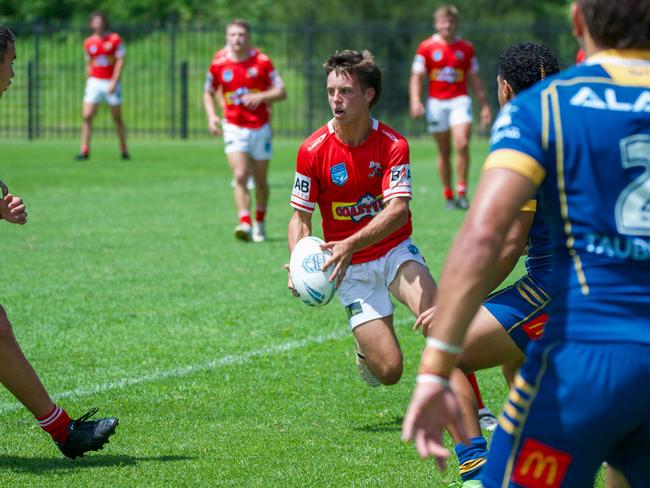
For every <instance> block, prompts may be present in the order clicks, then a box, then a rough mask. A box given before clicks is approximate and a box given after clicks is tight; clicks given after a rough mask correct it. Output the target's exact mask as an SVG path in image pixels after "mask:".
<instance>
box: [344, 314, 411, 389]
mask: <svg viewBox="0 0 650 488" xmlns="http://www.w3.org/2000/svg"><path fill="white" fill-rule="evenodd" d="M353 333H354V338H355V340H356V341H357V365H358V367H359V372H360V373H361V376H362V377H363V379H364V380H365V381H366V382H367V383H368V384H370V385H372V386H376V385H378V384H379V383H381V384H383V385H394V384H395V383H397V382H398V381H399V380H400V378H401V377H402V370H403V367H404V362H403V358H402V350H401V349H400V347H399V342H398V341H397V337H396V336H395V330H394V329H393V316H392V315H389V316H388V317H382V318H379V319H375V320H370V321H368V322H365V323H363V324H361V325H358V326H357V327H355V328H354V330H353ZM367 370H369V375H368V376H366V375H367V374H368V371H367ZM373 377H374V378H373ZM373 379H374V380H378V382H376V383H373V382H372V380H373Z"/></svg>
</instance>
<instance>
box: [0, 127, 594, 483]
mask: <svg viewBox="0 0 650 488" xmlns="http://www.w3.org/2000/svg"><path fill="white" fill-rule="evenodd" d="M299 142H300V141H298V140H278V141H276V144H275V156H274V159H273V162H272V167H271V174H270V183H271V191H272V196H271V205H270V209H269V212H268V215H269V217H268V218H269V221H268V224H267V225H268V227H267V228H268V233H269V237H270V239H269V241H268V242H266V243H263V244H242V243H239V242H236V241H235V240H234V238H233V237H232V228H233V226H234V224H235V223H236V222H235V219H234V216H235V213H234V210H233V204H232V192H231V189H230V186H229V182H230V172H229V170H228V169H227V165H226V163H225V158H224V155H223V152H222V144H221V143H220V142H214V141H208V140H199V141H183V142H180V141H135V142H133V143H132V144H131V148H130V149H131V152H132V156H133V161H130V162H123V161H121V160H119V159H118V150H117V142H116V141H114V140H113V139H110V140H109V139H98V140H97V141H96V142H95V143H94V146H93V153H92V159H91V160H90V161H88V162H81V163H80V162H75V161H72V157H73V155H74V154H75V153H76V151H77V142H76V140H74V141H73V140H64V141H46V142H36V143H31V144H30V143H26V142H19V141H6V140H5V141H2V146H3V164H2V171H1V174H0V178H1V179H2V180H4V181H5V182H6V183H7V184H8V185H9V187H10V189H12V191H13V192H15V193H16V194H18V195H21V196H23V197H24V199H25V201H26V203H27V206H28V212H29V223H28V224H27V225H26V226H24V227H18V226H10V225H9V224H7V223H5V222H2V223H0V227H1V228H2V239H3V243H4V247H3V248H4V253H3V280H2V281H3V285H2V300H1V301H0V303H2V305H3V306H4V307H5V308H6V310H7V313H8V314H9V317H10V320H11V321H12V322H13V324H14V328H15V332H16V335H17V336H18V339H19V341H20V343H21V345H22V346H23V348H24V350H25V352H26V355H27V356H28V358H29V359H30V360H31V361H32V364H33V365H34V367H35V369H36V370H37V371H38V372H39V374H40V375H41V378H42V379H43V381H44V383H45V384H46V386H47V388H48V389H49V391H50V392H51V393H52V394H54V396H55V397H56V398H58V399H60V402H61V404H62V405H63V406H64V407H65V408H66V409H67V410H68V412H69V413H70V414H71V415H72V416H74V417H77V416H79V415H81V414H83V413H85V411H86V410H87V409H88V408H90V407H92V406H98V407H99V408H100V415H101V416H108V415H115V416H117V417H119V418H120V426H119V427H118V430H117V434H116V435H115V436H114V437H113V440H112V441H111V442H110V444H108V445H107V446H106V448H105V449H104V450H103V451H100V452H99V453H91V454H89V455H88V456H87V457H86V458H83V459H80V460H76V461H72V460H69V459H65V458H63V457H62V456H61V455H60V453H59V451H58V450H57V449H56V447H55V446H54V444H53V443H52V442H51V441H50V440H49V438H48V437H47V436H46V435H45V434H44V433H43V432H41V431H40V429H39V428H38V427H37V425H36V423H35V421H34V419H33V418H32V417H31V415H30V414H29V413H28V412H27V411H26V410H24V409H22V408H19V407H18V405H17V404H16V402H15V400H14V399H13V397H12V396H11V395H9V394H8V393H7V392H6V391H5V390H4V389H0V425H1V426H2V429H1V430H2V433H3V439H2V446H1V447H0V486H16V487H22V486H48V487H58V486H61V487H70V486H74V487H80V486H92V487H97V486H351V485H354V486H396V487H397V486H400V487H403V486H409V487H410V486H422V487H424V486H426V487H432V486H433V487H442V486H448V485H451V486H460V484H459V483H458V482H457V475H456V468H457V466H456V464H455V462H453V461H452V462H450V469H448V470H447V471H446V472H445V473H440V472H439V471H437V470H436V469H435V468H434V464H433V463H432V462H424V461H422V460H420V459H419V458H418V457H417V455H416V453H415V450H414V449H413V447H412V446H411V445H405V444H403V443H402V441H401V440H400V429H401V419H402V416H403V414H404V411H405V408H406V405H407V402H408V400H409V398H410V393H411V390H412V386H413V379H414V376H415V368H416V367H417V363H418V361H419V355H420V351H421V348H422V338H421V335H420V334H419V333H417V334H414V333H412V332H411V330H410V328H411V325H412V323H413V319H412V318H411V317H410V315H409V313H408V312H407V311H406V310H405V309H404V308H403V307H400V308H398V310H397V312H396V320H397V327H396V329H397V334H398V337H399V338H400V341H401V343H402V346H403V349H404V354H405V373H404V378H403V380H402V382H400V384H399V385H397V386H394V387H391V388H377V389H371V388H368V387H366V385H365V384H364V383H363V382H362V380H361V379H360V378H359V377H358V375H357V373H356V370H355V367H354V354H353V352H354V351H353V340H352V336H351V334H350V333H349V332H348V330H347V325H346V320H345V317H344V312H343V310H342V309H341V308H340V306H339V304H338V301H335V302H334V303H332V304H330V305H328V306H327V307H326V308H324V309H322V310H312V309H309V308H308V307H306V306H303V305H301V304H300V303H299V302H298V301H296V300H295V299H293V298H292V297H291V296H290V294H289V293H288V292H287V290H286V272H285V271H284V269H283V268H282V265H283V264H284V263H285V262H287V260H288V257H287V250H286V225H287V221H288V219H289V216H290V214H291V208H290V207H289V204H288V200H289V193H290V189H291V184H292V181H293V173H294V161H295V153H296V150H297V147H298V144H299ZM411 147H412V163H413V176H414V200H413V202H412V211H413V220H414V229H415V231H414V241H415V243H416V244H417V245H418V247H419V248H420V250H421V251H422V253H423V254H424V256H425V257H426V258H427V262H428V263H429V265H430V267H431V269H432V271H433V273H434V276H435V277H436V278H437V277H438V276H439V274H440V269H441V267H442V262H443V260H444V256H445V254H446V252H447V249H448V246H449V244H450V242H451V240H452V238H453V236H454V234H455V232H456V230H457V229H458V227H459V225H460V223H461V219H462V216H463V215H464V214H463V213H462V212H460V211H448V210H445V209H444V208H443V202H442V197H441V190H440V186H439V183H438V179H437V177H436V175H435V172H434V147H433V143H432V141H429V140H428V139H415V140H413V141H412V144H411ZM486 151H487V143H486V142H485V141H481V140H476V141H474V143H473V146H472V156H473V163H474V164H473V167H472V178H473V181H472V183H471V185H470V194H471V192H472V191H473V190H474V189H475V181H476V179H477V177H478V174H479V171H480V163H481V162H482V160H483V158H484V156H485V153H486ZM315 229H316V232H315V233H316V234H319V235H322V232H321V230H320V226H316V227H315ZM521 264H522V263H520V265H519V268H518V272H521V270H522V269H523V267H522V266H521ZM479 383H480V384H481V387H482V390H483V392H484V397H485V400H486V402H487V403H488V405H489V406H490V407H491V408H492V410H493V411H495V412H496V411H498V410H499V408H500V406H501V404H502V402H503V399H504V396H505V393H506V388H505V385H504V384H503V380H502V379H501V377H500V372H498V371H496V370H494V371H489V372H482V373H480V374H479ZM596 486H599V487H601V486H604V484H603V483H602V480H599V481H598V482H597V485H596Z"/></svg>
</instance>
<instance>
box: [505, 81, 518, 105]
mask: <svg viewBox="0 0 650 488" xmlns="http://www.w3.org/2000/svg"><path fill="white" fill-rule="evenodd" d="M502 90H503V99H504V100H507V101H508V102H509V101H510V100H512V99H513V98H515V92H514V90H513V89H512V87H511V86H510V83H508V81H507V80H503V85H502Z"/></svg>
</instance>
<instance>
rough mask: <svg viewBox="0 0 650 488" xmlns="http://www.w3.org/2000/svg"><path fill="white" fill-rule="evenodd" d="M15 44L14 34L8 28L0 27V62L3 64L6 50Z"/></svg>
mask: <svg viewBox="0 0 650 488" xmlns="http://www.w3.org/2000/svg"><path fill="white" fill-rule="evenodd" d="M15 42H16V37H15V36H14V33H13V32H11V30H9V27H6V26H4V25H0V62H4V60H5V54H7V48H8V47H9V44H13V43H15Z"/></svg>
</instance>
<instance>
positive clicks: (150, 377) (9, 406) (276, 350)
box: [0, 329, 350, 413]
mask: <svg viewBox="0 0 650 488" xmlns="http://www.w3.org/2000/svg"><path fill="white" fill-rule="evenodd" d="M349 335H350V332H349V331H348V330H345V329H343V330H339V331H337V332H332V333H331V334H325V335H322V336H317V337H311V338H309V339H303V340H300V341H291V342H286V343H284V344H277V345H274V346H268V347H263V348H262V349H257V350H255V351H249V352H245V353H242V354H232V355H231V354H229V355H227V356H223V357H221V358H219V359H213V360H212V361H207V362H205V363H199V364H190V365H187V366H181V367H179V368H172V369H167V370H163V371H155V372H153V373H150V374H145V375H141V376H133V377H130V378H123V379H120V380H117V381H111V382H109V383H104V384H101V385H95V386H88V387H83V386H82V387H79V388H75V389H74V390H68V391H64V392H61V393H58V394H55V395H52V398H53V400H55V401H58V400H61V399H62V398H77V397H82V396H87V395H95V394H97V393H102V392H106V391H110V390H119V389H122V388H126V387H128V386H133V385H141V384H143V383H151V382H153V381H160V380H164V379H167V378H179V377H181V376H187V375H190V374H193V373H197V372H200V371H209V370H211V369H217V368H221V367H223V366H229V365H231V364H243V363H247V362H249V361H250V360H251V359H253V358H256V357H263V356H271V355H274V354H281V353H284V352H288V351H292V350H294V349H300V348H302V347H305V346H310V345H313V344H322V343H323V342H327V341H332V340H336V339H341V338H343V337H347V336H349ZM20 408H22V405H21V404H20V403H3V404H0V413H6V412H13V411H15V410H19V409H20Z"/></svg>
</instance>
